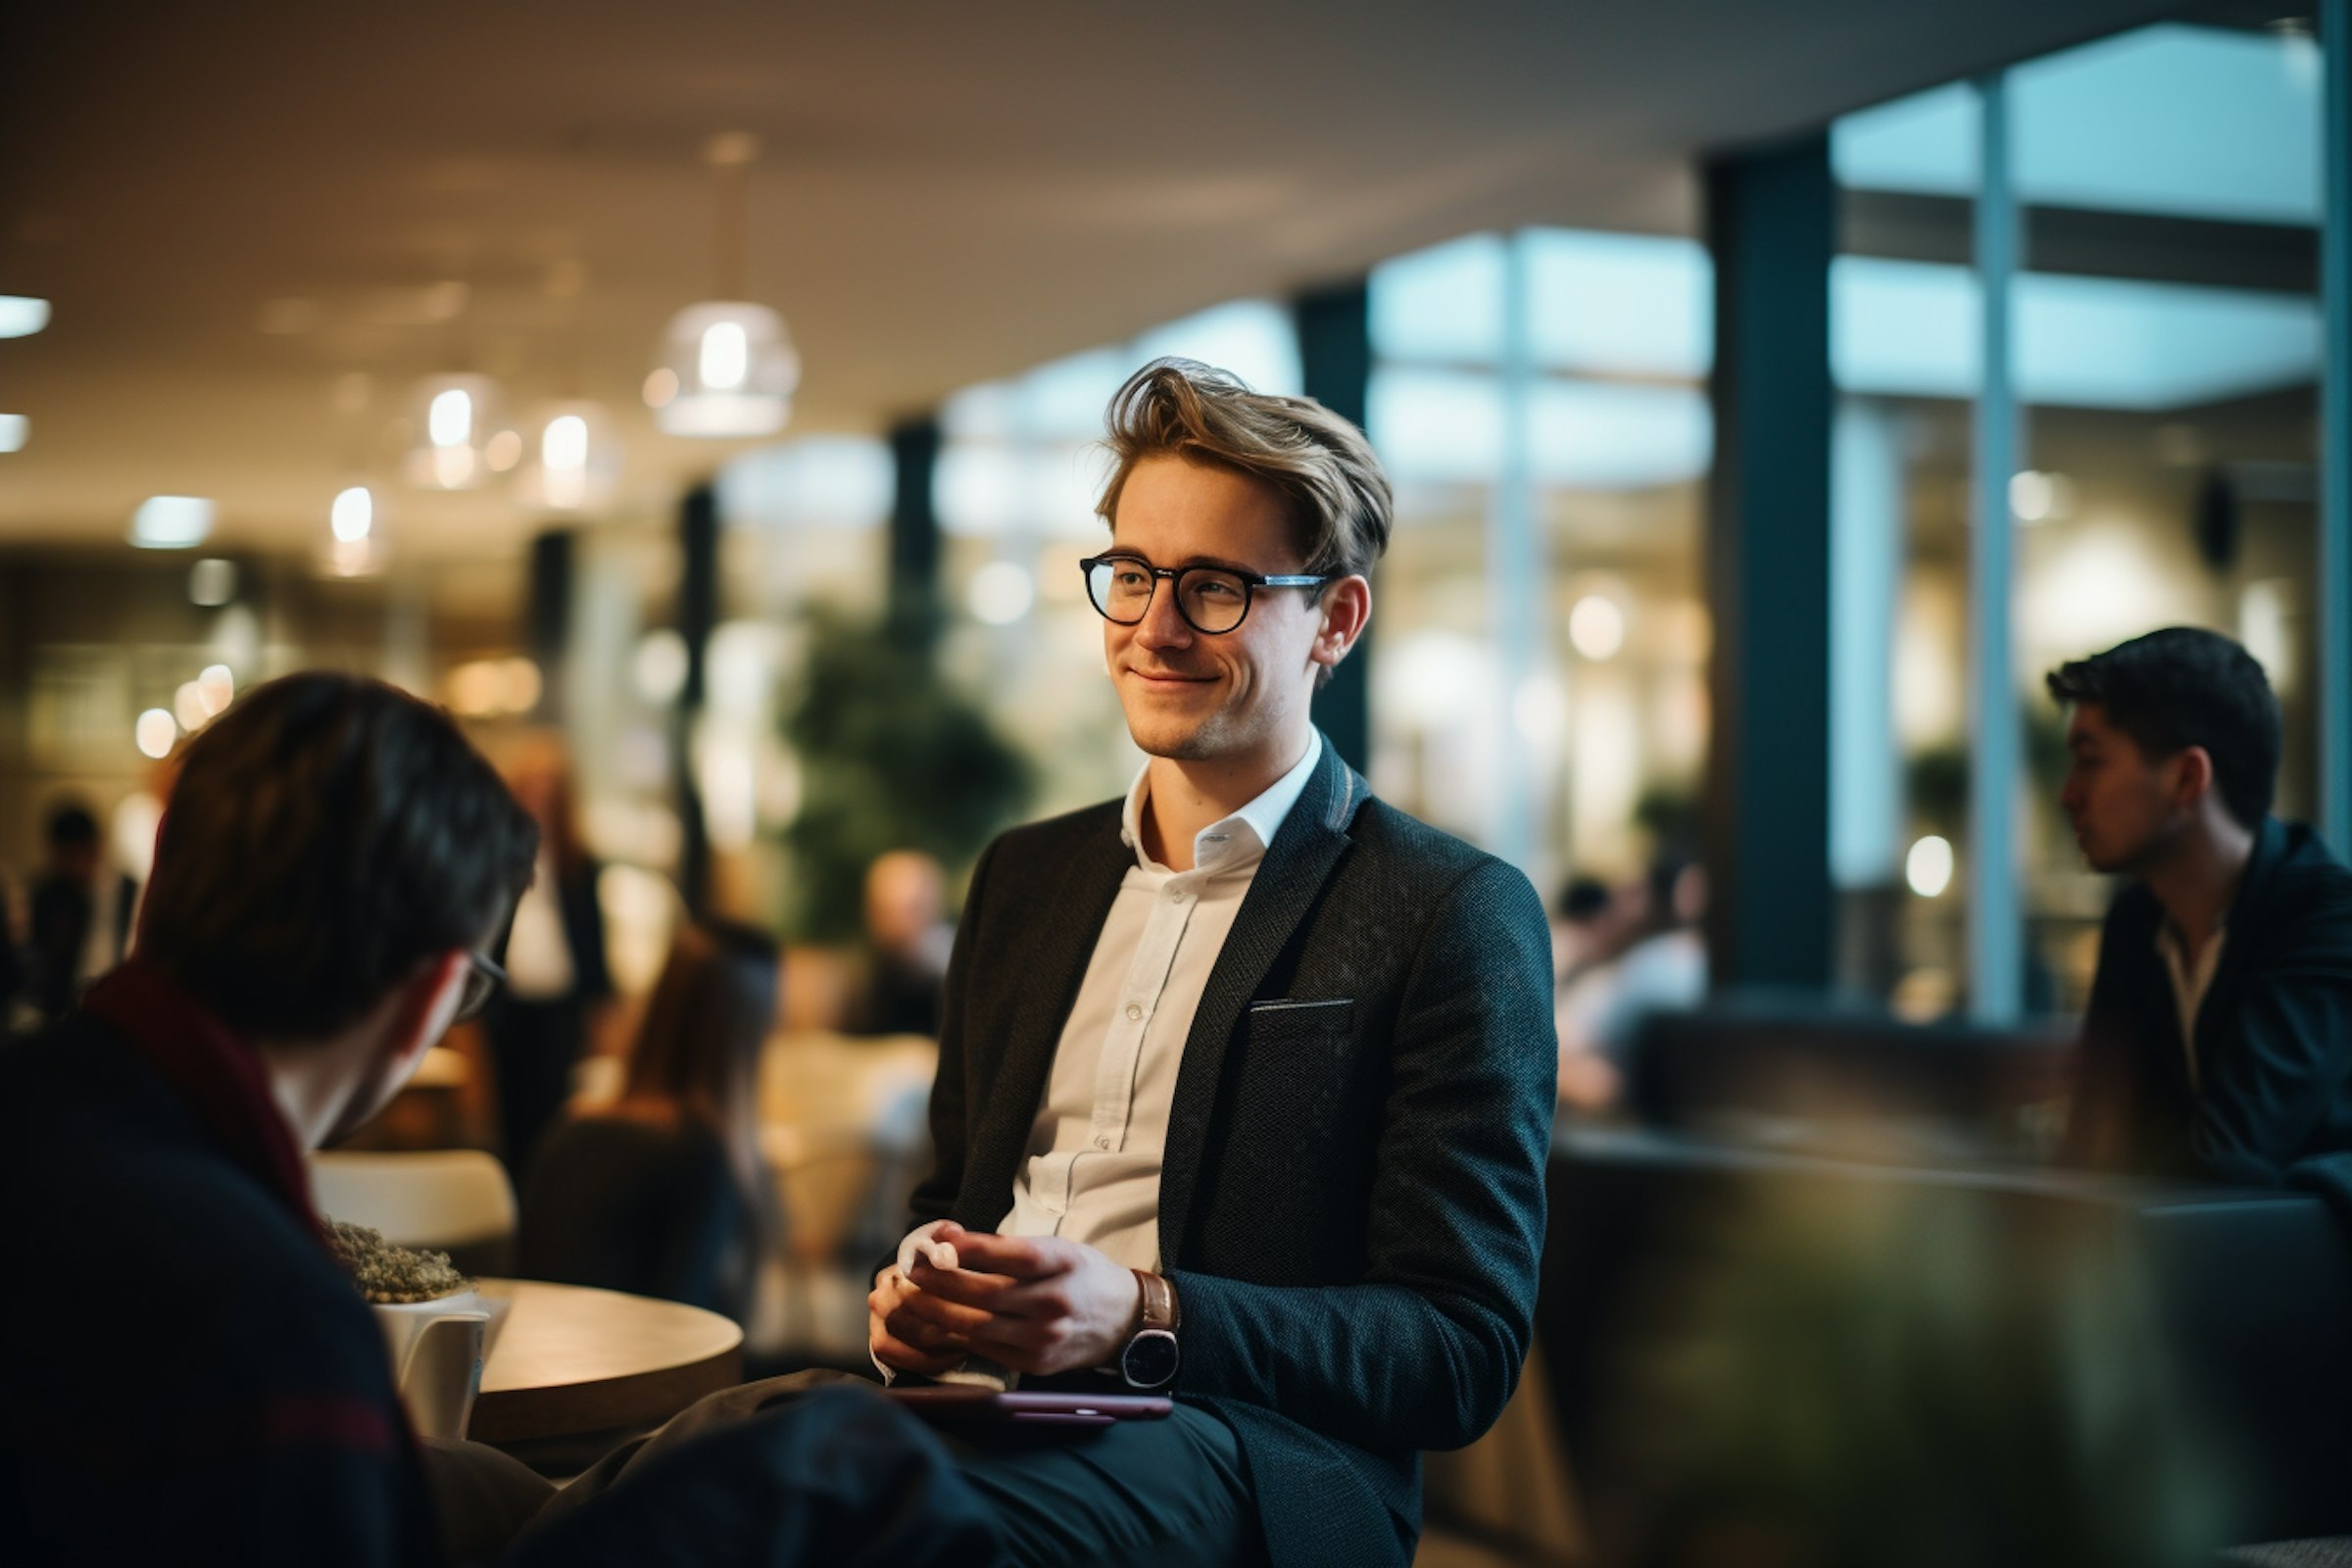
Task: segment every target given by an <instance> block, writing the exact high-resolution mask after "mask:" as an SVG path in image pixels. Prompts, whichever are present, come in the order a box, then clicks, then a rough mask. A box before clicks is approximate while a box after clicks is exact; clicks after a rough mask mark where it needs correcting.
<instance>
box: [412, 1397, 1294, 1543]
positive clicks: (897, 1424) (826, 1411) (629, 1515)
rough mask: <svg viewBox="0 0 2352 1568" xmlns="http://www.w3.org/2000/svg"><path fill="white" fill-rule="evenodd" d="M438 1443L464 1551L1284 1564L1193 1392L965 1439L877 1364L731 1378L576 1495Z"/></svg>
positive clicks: (495, 1457) (624, 1450)
mask: <svg viewBox="0 0 2352 1568" xmlns="http://www.w3.org/2000/svg"><path fill="white" fill-rule="evenodd" d="M426 1458H427V1461H428V1471H429V1474H430V1476H431V1480H432V1485H433V1492H434V1496H435V1501H436V1504H437V1506H438V1507H439V1510H440V1513H441V1518H442V1526H443V1533H444V1536H445V1538H446V1539H447V1540H448V1542H449V1544H450V1547H451V1554H452V1555H453V1556H455V1557H458V1558H459V1559H460V1560H462V1561H463V1560H480V1559H485V1558H487V1557H489V1556H492V1555H495V1554H496V1552H497V1548H498V1546H499V1545H500V1544H502V1543H503V1542H505V1541H506V1540H508V1539H510V1538H511V1537H513V1536H514V1535H515V1532H517V1531H521V1532H522V1535H521V1539H520V1540H519V1542H518V1543H517V1544H516V1545H515V1557H514V1559H513V1560H514V1561H515V1562H518V1563H538V1562H543V1561H544V1562H549V1563H554V1562H563V1561H595V1562H602V1561H606V1560H608V1559H607V1558H606V1557H604V1556H601V1555H595V1553H596V1552H601V1551H604V1550H608V1549H613V1548H615V1547H617V1546H618V1545H619V1544H623V1543H640V1542H642V1543H653V1542H662V1543H664V1547H663V1550H662V1553H661V1554H660V1555H657V1556H652V1557H647V1558H645V1559H644V1560H646V1561H649V1562H652V1561H658V1562H663V1563H670V1562H675V1563H688V1562H719V1561H738V1560H740V1561H760V1562H766V1563H774V1564H778V1565H783V1564H788V1563H798V1562H809V1563H827V1564H832V1563H865V1562H873V1563H921V1562H934V1561H937V1562H942V1563H949V1562H953V1563H955V1564H956V1568H981V1565H983V1564H987V1563H1005V1564H1018V1565H1020V1568H1048V1565H1051V1568H1075V1565H1078V1564H1088V1563H1118V1564H1135V1565H1141V1568H1193V1565H1196V1564H1198V1565H1200V1568H1227V1565H1236V1564H1239V1565H1251V1564H1258V1563H1262V1562H1263V1561H1264V1548H1263V1547H1262V1546H1261V1545H1260V1544H1259V1542H1258V1529H1257V1509H1256V1506H1255V1503H1254V1501H1253V1500H1252V1497H1251V1495H1250V1483H1249V1478H1248V1475H1247V1472H1246V1471H1245V1469H1244V1467H1243V1463H1242V1457H1241V1447H1240V1444H1239V1442H1238V1441H1237V1440H1236V1439H1235V1437H1234V1435H1233V1430H1232V1429H1231V1428H1230V1427H1228V1426H1226V1424H1225V1423H1224V1422H1223V1421H1221V1420H1219V1419H1218V1418H1217V1417H1216V1416H1215V1415H1213V1414H1211V1413H1210V1412H1208V1411H1206V1410H1203V1409H1200V1408H1198V1407H1196V1406H1191V1405H1179V1406H1178V1407H1177V1410H1176V1413H1175V1414H1174V1415H1173V1416H1171V1417H1170V1418H1169V1419H1167V1420H1165V1421H1130V1422H1121V1423H1119V1424H1118V1425H1116V1426H1111V1427H1106V1428H1102V1429H1099V1430H1093V1431H1078V1432H1066V1431H1065V1432H1054V1433H1043V1434H1039V1435H1035V1436H1032V1435H1031V1434H1029V1433H1025V1432H1021V1431H1019V1430H1017V1429H1011V1428H1005V1429H997V1430H995V1431H990V1432H984V1433H979V1434H975V1435H973V1436H972V1437H970V1438H961V1437H956V1436H949V1435H943V1434H940V1433H936V1432H934V1431H932V1430H931V1429H929V1428H927V1427H925V1426H924V1425H923V1424H922V1423H921V1422H919V1421H916V1420H915V1419H914V1418H913V1417H911V1416H909V1415H907V1414H906V1413H905V1412H904V1411H902V1410H900V1409H898V1408H897V1407H896V1406H895V1405H893V1404H891V1403H890V1402H889V1400H888V1399H887V1398H885V1397H883V1396H882V1395H881V1394H880V1393H879V1392H878V1391H876V1390H875V1388H874V1386H873V1385H872V1384H871V1383H869V1382H867V1381H865V1380H864V1379H861V1378H856V1377H851V1376H848V1375H846V1374H843V1373H838V1372H800V1373H794V1374H793V1375H791V1376H789V1377H782V1378H771V1379H768V1380H766V1381H764V1382H761V1383H747V1384H745V1385H743V1386H741V1387H740V1388H734V1389H726V1390H722V1391H721V1392H719V1393H717V1394H713V1395H711V1397H708V1398H706V1399H704V1400H702V1401H701V1402H700V1403H697V1404H695V1405H693V1406H692V1407H690V1408H689V1409H687V1410H686V1411H685V1412H683V1413H682V1414H680V1415H679V1416H678V1417H677V1418H676V1419H674V1420H672V1421H671V1422H670V1423H669V1424H668V1425H667V1426H664V1427H663V1428H662V1430H661V1431H659V1432H657V1433H655V1434H654V1435H653V1436H652V1437H650V1438H646V1439H642V1440H639V1441H636V1442H632V1443H628V1444H624V1445H622V1446H620V1447H618V1448H615V1449H614V1450H613V1452H611V1453H609V1454H607V1455H606V1456H605V1458H604V1459H603V1460H601V1461H600V1462H599V1463H598V1464H597V1465H596V1466H595V1468H593V1469H591V1470H590V1471H588V1473H587V1474H585V1475H583V1476H581V1477H580V1478H579V1479H578V1480H576V1481H574V1482H572V1483H571V1484H570V1485H569V1486H567V1487H564V1488H563V1489H561V1490H560V1491H559V1490H557V1489H555V1488H553V1487H551V1486H550V1485H549V1484H548V1483H547V1482H544V1481H541V1480H539V1479H538V1478H537V1477H536V1476H533V1475H531V1474H530V1472H528V1471H527V1470H524V1469H523V1468H522V1466H520V1465H519V1464H516V1463H515V1461H514V1460H512V1459H509V1458H507V1457H506V1456H505V1455H504V1454H500V1453H497V1452H495V1451H494V1450H490V1449H485V1448H483V1447H481V1446H480V1445H478V1444H435V1445H432V1446H431V1449H430V1451H429V1452H428V1453H427V1455H426ZM729 1477H732V1479H727V1478H729ZM737 1494H740V1495H737ZM730 1496H733V1497H734V1500H733V1501H732V1502H730V1501H729V1500H728V1498H729V1497H730ZM778 1499H781V1501H779V1500H778ZM746 1515H756V1516H757V1517H758V1519H759V1523H760V1529H763V1530H765V1531H767V1532H768V1533H769V1535H770V1536H772V1537H773V1544H772V1548H771V1549H764V1550H762V1551H761V1552H760V1554H758V1555H756V1556H750V1557H740V1558H739V1557H736V1556H733V1555H730V1554H729V1553H728V1552H727V1551H725V1550H723V1549H721V1548H722V1545H723V1544H725V1543H727V1542H734V1541H740V1540H742V1539H744V1536H745V1527H744V1516H746ZM779 1518H781V1519H782V1520H783V1523H782V1524H779V1523H778V1522H777V1521H778V1519H779ZM697 1536H699V1537H700V1538H701V1547H700V1548H699V1549H700V1550H701V1551H702V1552H703V1553H704V1554H701V1555H697V1554H696V1553H697V1550H698V1548H697V1546H696V1544H695V1538H696V1537H697ZM611 1560H615V1561H617V1560H621V1559H619V1558H613V1559H611Z"/></svg>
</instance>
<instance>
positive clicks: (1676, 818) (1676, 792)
mask: <svg viewBox="0 0 2352 1568" xmlns="http://www.w3.org/2000/svg"><path fill="white" fill-rule="evenodd" d="M1698 823H1699V798H1698V791H1697V790H1696V789H1695V788H1693V787H1692V786H1691V785H1688V784H1653V785H1651V786H1650V787H1649V788H1647V789H1645V790H1643V791H1642V796H1641V798H1640V799H1639V800H1637V801H1636V802H1635V803H1634V825H1635V826H1636V827H1638V828H1640V829H1642V832H1644V833H1646V834H1648V835H1649V848H1650V854H1651V855H1653V856H1656V855H1663V854H1676V855H1683V856H1693V855H1696V854H1697V853H1698Z"/></svg>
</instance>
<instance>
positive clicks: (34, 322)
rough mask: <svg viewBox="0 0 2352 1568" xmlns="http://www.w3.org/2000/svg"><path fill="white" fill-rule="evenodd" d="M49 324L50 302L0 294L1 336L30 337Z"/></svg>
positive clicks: (19, 295) (20, 295)
mask: <svg viewBox="0 0 2352 1568" xmlns="http://www.w3.org/2000/svg"><path fill="white" fill-rule="evenodd" d="M48 324H49V302H48V301H47V300H36V299H31V298H28V297H26V296H25V295H23V294H0V337H30V336H32V334H33V333H35V332H38V331H39V330H40V329H41V328H42V327H44V326H47V325H48Z"/></svg>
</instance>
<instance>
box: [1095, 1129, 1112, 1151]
mask: <svg viewBox="0 0 2352 1568" xmlns="http://www.w3.org/2000/svg"><path fill="white" fill-rule="evenodd" d="M1095 1147H1096V1148H1097V1149H1108V1148H1109V1147H1110V1135H1109V1134H1108V1133H1103V1134H1100V1135H1098V1136H1097V1137H1096V1139H1095Z"/></svg>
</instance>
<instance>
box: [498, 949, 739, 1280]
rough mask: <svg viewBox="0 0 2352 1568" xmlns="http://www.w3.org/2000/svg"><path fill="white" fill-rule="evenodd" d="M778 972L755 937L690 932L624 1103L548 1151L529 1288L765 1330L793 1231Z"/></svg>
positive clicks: (670, 970) (669, 966)
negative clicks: (770, 1146) (773, 1074)
mask: <svg viewBox="0 0 2352 1568" xmlns="http://www.w3.org/2000/svg"><path fill="white" fill-rule="evenodd" d="M778 963H779V958H778V954H777V951H776V945H775V943H774V942H773V941H772V940H770V939H769V938H768V937H767V936H766V935H764V934H763V933H761V932H760V931H756V930H754V929H752V928H751V927H749V926H742V925H735V924H731V923H719V922H713V923H711V924H707V925H690V926H686V927H684V928H682V929H681V930H680V931H679V932H678V934H677V937H676V939H675V941H674V942H673V943H672V944H671V947H670V951H669V957H668V960H667V961H666V962H665V963H664V964H663V965H662V977H661V979H660V980H659V981H658V982H657V983H656V984H655V986H654V991H653V996H652V998H651V1000H650V1001H649V1003H648V1004H647V1006H646V1012H645V1019H644V1022H643V1023H642V1025H641V1026H640V1027H639V1029H638V1031H637V1038H636V1041H635V1043H634V1044H633V1045H632V1047H631V1048H630V1051H629V1056H628V1066H627V1074H626V1077H625V1078H624V1079H623V1082H622V1088H621V1094H620V1099H619V1100H617V1101H616V1102H614V1103H612V1104H610V1105H603V1106H599V1107H597V1108H596V1109H594V1110H591V1111H588V1112H586V1113H584V1114H581V1115H578V1116H575V1117H573V1118H572V1119H571V1120H569V1121H566V1122H564V1123H561V1124H560V1125H558V1126H556V1127H554V1128H552V1129H551V1130H550V1131H549V1132H548V1133H547V1134H546V1136H545V1137H543V1138H542V1139H541V1140H540V1142H539V1152H538V1153H537V1154H536V1155H535V1156H534V1157H533V1159H532V1161H531V1169H530V1175H529V1180H528V1181H527V1183H526V1184H525V1186H524V1190H523V1200H522V1219H521V1230H520V1237H519V1244H520V1249H521V1253H520V1255H521V1267H522V1272H523V1274H524V1275H525V1276H526V1277H527V1278H531V1279H544V1280H558V1281H561V1282H563V1283H565V1284H570V1285H593V1286H599V1287H602V1288H604V1289H606V1290H615V1291H630V1292H634V1293H635V1294H637V1295H640V1296H658V1297H662V1298H665V1299H669V1300H673V1301H685V1302H688V1303H689V1304H691V1305H694V1306H700V1307H706V1308H709V1309H710V1310H711V1311H714V1312H723V1313H725V1314H726V1315H727V1316H729V1317H731V1318H733V1319H735V1320H736V1321H737V1322H738V1323H743V1322H747V1321H748V1320H749V1316H750V1310H751V1304H752V1297H753V1288H754V1286H755V1284H756V1283H757V1280H758V1275H759V1270H760V1262H761V1261H762V1259H764V1258H765V1257H766V1256H767V1255H768V1254H769V1253H770V1252H771V1251H772V1250H774V1249H775V1248H776V1247H777V1246H778V1245H779V1244H780V1242H781V1240H782V1231H783V1222H782V1215H781V1212H780V1210H779V1209H778V1206H777V1201H776V1184H775V1177H774V1174H773V1173H772V1172H771V1171H770V1169H769V1168H768V1165H767V1162H766V1160H765V1158H764V1157H763V1156H762V1155H761V1153H760V1115H759V1088H760V1084H759V1077H760V1052H761V1049H762V1048H763V1047H764V1046H765V1045H766V1043H767V1037H768V1035H769V1033H770V1031H771V1030H772V1029H773V1028H774V1027H775V1020H776V1005H777V993H778V979H777V976H778Z"/></svg>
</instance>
